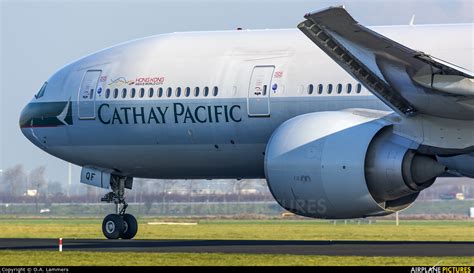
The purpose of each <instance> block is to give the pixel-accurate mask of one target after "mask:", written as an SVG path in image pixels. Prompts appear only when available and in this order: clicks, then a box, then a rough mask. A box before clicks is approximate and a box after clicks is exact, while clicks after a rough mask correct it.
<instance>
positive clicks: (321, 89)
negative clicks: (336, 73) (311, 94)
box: [318, 84, 324, 95]
mask: <svg viewBox="0 0 474 273" xmlns="http://www.w3.org/2000/svg"><path fill="white" fill-rule="evenodd" d="M323 89H324V86H323V85H322V84H319V85H318V94H320V95H321V94H322V93H323Z"/></svg>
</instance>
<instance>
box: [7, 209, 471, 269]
mask: <svg viewBox="0 0 474 273" xmlns="http://www.w3.org/2000/svg"><path fill="white" fill-rule="evenodd" d="M153 221H164V220H163V219H139V223H140V227H139V233H138V235H137V237H136V238H137V239H222V240H232V239H235V240H384V241H385V240H402V241H413V240H426V241H474V221H430V220H420V221H408V220H406V221H401V223H400V226H395V223H394V221H389V220H382V221H381V220H379V221H377V222H376V223H373V224H371V225H369V224H367V223H361V224H358V223H357V222H349V223H348V224H347V225H345V224H344V223H343V222H338V223H337V224H336V225H334V224H333V223H331V222H329V221H323V220H208V221H206V220H201V221H199V222H198V225H196V226H163V225H148V224H147V223H148V222H153ZM170 221H173V222H179V221H192V220H184V219H172V220H170ZM101 223H102V220H101V219H5V218H3V219H2V218H0V237H2V238H59V237H62V238H67V239H73V238H100V239H102V238H103V235H102V232H101ZM439 261H441V263H440V264H439V265H471V266H472V265H474V259H473V257H361V256H340V257H338V256H312V255H307V256H306V255H268V254H262V255H253V254H221V253H150V252H79V251H74V252H72V251H71V252H68V251H67V250H66V251H64V252H62V253H59V252H56V251H0V265H4V266H14V265H19V266H20V265H21V266H25V265H29V266H36V265H42V266H61V265H62V266H65V265H70V266H72V265H408V266H417V265H420V266H421V265H425V266H427V265H430V266H432V265H435V264H437V263H438V262H439Z"/></svg>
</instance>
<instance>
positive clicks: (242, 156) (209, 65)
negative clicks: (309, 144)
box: [21, 24, 474, 178]
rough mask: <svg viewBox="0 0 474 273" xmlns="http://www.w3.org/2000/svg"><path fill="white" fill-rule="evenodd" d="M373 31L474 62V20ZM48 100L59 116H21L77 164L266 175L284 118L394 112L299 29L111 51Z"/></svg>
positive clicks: (159, 39)
mask: <svg viewBox="0 0 474 273" xmlns="http://www.w3.org/2000/svg"><path fill="white" fill-rule="evenodd" d="M374 30H376V31H377V32H379V33H381V34H383V35H385V36H387V37H388V38H391V39H393V40H395V41H397V42H399V43H402V44H404V45H406V46H408V47H410V48H413V49H417V50H420V51H423V52H425V53H428V54H431V55H434V56H436V57H438V58H441V59H444V60H446V61H448V62H451V63H455V64H457V65H459V66H463V67H464V68H466V69H468V70H471V71H472V70H473V67H474V64H473V62H474V61H473V59H472V56H473V39H472V37H473V26H472V25H469V24H463V25H426V26H389V27H376V28H374ZM88 73H89V74H88ZM87 81H89V82H87ZM311 86H312V87H311ZM196 87H198V88H199V94H197V96H196V95H195V90H196ZM206 87H208V88H209V91H208V92H209V93H208V95H207V96H205V90H206ZM141 88H143V89H144V90H143V96H142V94H141V92H142V91H141ZM150 88H152V89H153V91H150ZM160 88H161V89H160ZM187 88H189V93H188V89H187ZM214 88H216V89H217V90H215V89H214ZM349 88H350V90H349ZM115 89H117V91H115ZM169 89H170V90H171V92H170V93H169V94H168V92H169V91H168V90H169ZM132 90H134V91H132ZM151 92H153V93H152V94H151ZM214 92H215V93H214ZM115 93H116V94H115ZM132 94H134V96H133V97H132ZM150 94H151V96H150ZM160 94H161V96H160ZM115 95H116V96H115ZM68 102H71V103H68ZM52 103H56V105H58V106H57V107H59V108H61V109H60V110H61V111H59V112H55V111H52V112H51V113H50V114H49V115H50V117H51V118H52V119H54V118H55V117H56V114H59V115H57V116H59V120H60V121H63V122H62V123H63V124H61V123H58V122H57V121H55V122H56V123H55V122H52V123H47V122H46V123H41V122H42V121H44V120H46V119H44V115H47V114H43V116H42V117H43V119H41V121H37V120H36V119H35V116H34V114H31V115H33V116H27V114H25V116H26V117H23V120H24V121H25V122H24V123H22V124H21V126H22V130H23V133H24V134H25V135H26V136H27V137H28V138H29V139H30V140H31V141H32V142H34V143H35V144H36V145H37V146H39V147H40V148H42V149H44V150H45V151H47V152H49V153H51V154H52V155H54V156H57V157H60V158H62V159H64V160H67V161H69V162H72V163H75V164H78V165H81V166H85V165H90V166H96V167H100V168H107V169H113V170H116V171H119V172H121V173H123V174H125V175H130V176H134V177H149V178H243V177H255V178H263V177H264V170H263V165H264V158H265V156H264V152H265V147H266V144H267V141H268V139H269V137H270V136H271V134H272V133H273V131H274V130H275V129H276V128H277V127H278V126H279V125H281V124H282V123H283V122H285V121H286V120H288V119H290V118H292V117H295V116H298V115H301V114H304V113H310V112H317V111H335V110H342V109H347V108H369V109H378V110H386V111H389V108H388V107H386V106H385V105H384V104H383V103H382V102H381V101H379V100H378V99H377V98H376V97H374V96H372V95H371V94H370V93H369V92H368V90H367V89H365V88H363V87H362V88H361V89H360V92H358V82H357V81H356V80H354V79H353V78H352V77H351V76H350V75H349V74H347V73H346V72H345V71H344V70H343V69H342V68H340V67H339V66H338V65H337V64H336V63H334V62H333V61H332V60H331V59H330V58H329V57H328V56H327V55H326V54H325V53H324V52H322V51H321V50H320V49H319V48H318V47H317V46H315V45H314V44H313V43H312V42H311V41H310V40H309V39H308V38H307V37H305V36H304V35H303V34H302V33H300V32H299V31H298V30H296V29H291V30H255V31H253V30H242V31H222V32H194V33H173V34H165V35H158V36H153V37H148V38H144V39H140V40H136V41H132V42H128V43H124V44H121V45H118V46H114V47H111V48H108V49H104V50H102V51H100V52H98V53H95V54H92V55H90V56H87V57H85V58H83V59H80V60H78V61H76V62H74V63H71V64H69V65H67V66H66V67H64V68H63V69H61V70H60V71H58V72H57V73H56V74H55V75H53V76H52V77H51V79H49V80H48V85H47V87H46V90H45V92H44V95H43V96H42V97H40V98H37V99H33V101H32V102H31V103H30V105H29V106H27V108H28V107H30V108H35V107H36V108H35V109H41V105H47V104H52ZM61 103H63V104H62V106H61ZM65 107H66V108H65ZM69 107H70V108H71V109H69ZM63 108H64V109H63ZM36 111H37V112H38V111H39V112H41V110H36ZM68 111H69V112H68ZM26 112H28V111H26ZM37 112H34V111H33V110H32V111H30V113H37ZM54 113H56V114H54ZM68 113H70V117H71V122H64V117H65V116H67V115H68ZM28 118H29V119H28ZM35 122H36V123H35ZM38 122H39V123H38ZM38 124H39V125H38Z"/></svg>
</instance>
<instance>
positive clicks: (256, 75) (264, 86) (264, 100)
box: [247, 66, 275, 117]
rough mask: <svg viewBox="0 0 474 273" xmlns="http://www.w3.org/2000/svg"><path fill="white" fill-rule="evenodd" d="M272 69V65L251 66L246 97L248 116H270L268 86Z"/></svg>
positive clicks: (273, 68) (270, 81)
mask: <svg viewBox="0 0 474 273" xmlns="http://www.w3.org/2000/svg"><path fill="white" fill-rule="evenodd" d="M273 70H275V67H274V66H255V67H254V68H253V71H252V76H251V77H250V86H249V93H248V97H247V111H248V114H249V116H254V117H268V116H270V86H271V83H272V76H273Z"/></svg>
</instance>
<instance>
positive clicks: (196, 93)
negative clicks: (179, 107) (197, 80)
mask: <svg viewBox="0 0 474 273" xmlns="http://www.w3.org/2000/svg"><path fill="white" fill-rule="evenodd" d="M194 96H195V97H198V96H199V87H196V88H194Z"/></svg>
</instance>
